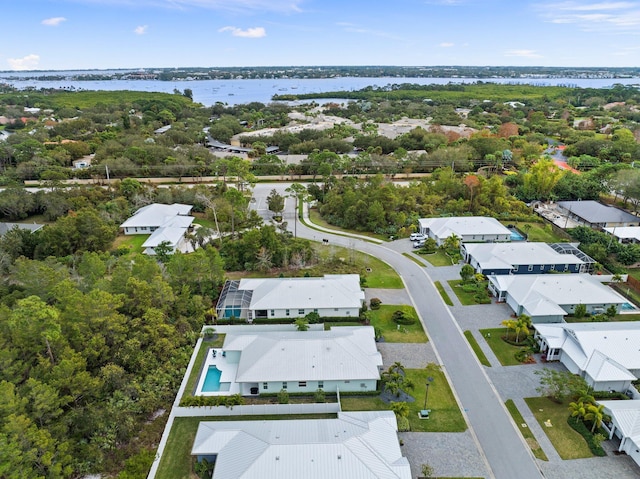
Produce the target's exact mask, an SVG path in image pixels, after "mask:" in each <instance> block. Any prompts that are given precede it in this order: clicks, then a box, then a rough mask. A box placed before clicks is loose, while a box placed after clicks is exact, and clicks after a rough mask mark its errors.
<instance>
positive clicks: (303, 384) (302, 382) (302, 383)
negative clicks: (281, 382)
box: [298, 381, 307, 388]
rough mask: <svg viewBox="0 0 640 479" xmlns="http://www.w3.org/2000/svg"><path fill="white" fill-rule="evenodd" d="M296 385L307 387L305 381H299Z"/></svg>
mask: <svg viewBox="0 0 640 479" xmlns="http://www.w3.org/2000/svg"><path fill="white" fill-rule="evenodd" d="M298 387H299V388H306V387H307V381H299V382H298Z"/></svg>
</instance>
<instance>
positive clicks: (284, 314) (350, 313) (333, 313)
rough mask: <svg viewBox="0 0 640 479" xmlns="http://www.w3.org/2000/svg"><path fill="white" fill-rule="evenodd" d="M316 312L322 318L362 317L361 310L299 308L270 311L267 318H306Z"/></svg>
mask: <svg viewBox="0 0 640 479" xmlns="http://www.w3.org/2000/svg"><path fill="white" fill-rule="evenodd" d="M314 311H316V312H317V313H318V314H319V315H320V316H321V317H323V318H326V317H342V318H345V317H352V318H358V317H359V315H360V309H359V308H318V309H317V310H314V309H309V308H307V309H302V308H300V309H298V308H289V309H269V310H267V317H268V318H273V319H278V318H304V317H305V316H306V315H307V314H309V313H313V312H314ZM252 316H253V317H254V318H255V317H256V316H255V311H253V314H252Z"/></svg>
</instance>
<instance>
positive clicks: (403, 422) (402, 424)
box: [397, 416, 411, 432]
mask: <svg viewBox="0 0 640 479" xmlns="http://www.w3.org/2000/svg"><path fill="white" fill-rule="evenodd" d="M397 421H398V431H399V432H407V431H410V430H411V427H410V426H409V418H407V417H404V416H399V417H397Z"/></svg>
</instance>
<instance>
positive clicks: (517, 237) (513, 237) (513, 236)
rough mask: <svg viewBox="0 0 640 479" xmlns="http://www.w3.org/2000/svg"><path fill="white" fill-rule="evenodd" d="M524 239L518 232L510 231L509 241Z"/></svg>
mask: <svg viewBox="0 0 640 479" xmlns="http://www.w3.org/2000/svg"><path fill="white" fill-rule="evenodd" d="M525 239H526V238H525V237H524V236H522V235H521V234H520V233H519V232H518V231H516V230H511V241H524V240H525Z"/></svg>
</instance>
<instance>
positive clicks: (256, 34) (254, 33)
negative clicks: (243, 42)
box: [218, 27, 267, 38]
mask: <svg viewBox="0 0 640 479" xmlns="http://www.w3.org/2000/svg"><path fill="white" fill-rule="evenodd" d="M218 31H219V32H231V35H233V36H234V37H243V38H262V37H266V36H267V31H266V30H265V29H264V28H263V27H255V28H247V29H246V30H243V29H241V28H238V27H222V28H221V29H220V30H218Z"/></svg>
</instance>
